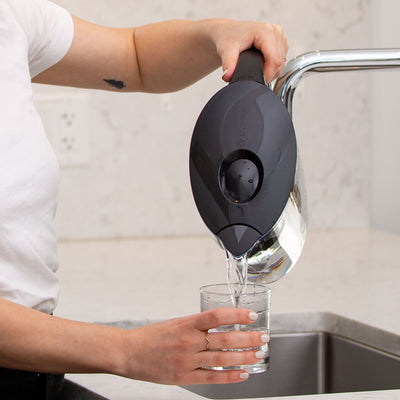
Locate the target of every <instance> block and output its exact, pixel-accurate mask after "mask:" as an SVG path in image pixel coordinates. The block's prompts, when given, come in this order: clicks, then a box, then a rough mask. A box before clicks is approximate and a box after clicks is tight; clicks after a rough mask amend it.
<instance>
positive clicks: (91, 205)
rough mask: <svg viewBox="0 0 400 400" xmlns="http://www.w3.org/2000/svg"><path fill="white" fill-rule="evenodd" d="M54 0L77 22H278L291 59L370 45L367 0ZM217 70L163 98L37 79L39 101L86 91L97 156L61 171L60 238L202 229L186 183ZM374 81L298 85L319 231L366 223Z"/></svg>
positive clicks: (348, 76)
mask: <svg viewBox="0 0 400 400" xmlns="http://www.w3.org/2000/svg"><path fill="white" fill-rule="evenodd" d="M55 2H57V3H59V4H60V5H62V6H64V7H66V8H67V9H69V10H70V11H71V12H72V13H73V14H75V15H77V16H79V17H81V18H87V19H89V20H91V21H93V22H97V23H101V24H106V25H111V26H131V25H140V24H144V23H148V22H154V21H158V20H164V19H172V18H193V19H198V18H205V17H230V18H236V19H252V20H258V21H270V22H275V23H280V24H281V25H282V26H283V27H284V29H285V30H286V32H287V34H288V38H289V42H290V46H291V48H290V53H289V57H288V58H289V59H290V58H291V57H294V56H296V55H299V54H301V53H304V52H307V51H313V50H316V49H321V50H323V49H338V48H339V49H341V48H360V47H361V48H365V47H369V46H370V2H369V1H368V0H336V1H334V2H333V1H329V0H296V1H293V0H279V1H277V0H252V1H251V2H243V1H242V0H217V1H212V2H211V1H209V0H192V1H187V0H169V1H167V0H148V1H145V2H144V1H139V0H113V1H109V0H108V1H106V0H86V1H83V2H82V1H81V0H55ZM220 76H221V72H220V71H217V72H216V73H214V74H212V75H210V76H209V77H207V78H206V79H204V80H202V81H201V82H199V83H198V84H196V85H193V86H192V87H190V88H188V89H185V90H183V91H181V92H178V93H174V94H165V95H147V94H124V95H122V94H118V93H116V94H115V93H108V92H100V91H93V92H89V91H77V90H72V89H65V88H49V87H42V86H36V87H35V97H36V99H38V100H40V99H41V98H43V97H45V96H55V95H57V96H61V97H63V96H67V95H68V94H69V93H71V92H72V93H82V92H83V93H85V94H87V95H88V102H89V108H88V120H89V127H88V129H89V137H90V149H91V156H90V163H89V165H87V166H83V167H65V168H62V171H61V172H62V174H61V178H62V180H61V186H60V202H59V209H58V216H57V231H58V235H59V237H60V238H61V239H85V238H109V237H136V236H164V235H191V234H199V233H204V232H205V228H204V225H203V223H202V221H201V219H200V217H199V215H198V213H197V210H196V208H195V205H194V202H193V200H192V195H191V191H190V184H189V178H188V150H189V143H190V136H191V133H192V129H193V126H194V124H195V121H196V118H197V116H198V114H199V113H200V111H201V109H202V107H203V106H204V104H205V103H206V101H207V100H208V99H209V98H210V97H211V96H212V95H213V94H214V93H215V92H216V91H217V90H218V89H219V88H220V87H222V85H223V82H222V81H221V79H220ZM369 82H370V81H369V74H368V73H342V74H337V73H335V74H334V73H332V74H326V75H314V76H312V77H310V78H307V79H306V80H305V81H304V82H302V83H301V85H300V87H299V89H298V90H297V92H296V95H295V99H294V122H295V127H296V131H297V136H298V141H299V145H300V149H301V154H302V159H303V164H304V168H305V175H306V182H307V188H308V195H309V208H310V214H311V224H310V225H311V228H312V229H335V228H352V227H366V226H368V225H369V223H370V158H371V157H370V139H369V138H370V107H371V100H370V88H369ZM38 105H39V108H40V101H38ZM42 111H43V110H42ZM44 117H45V115H44ZM45 123H46V121H45Z"/></svg>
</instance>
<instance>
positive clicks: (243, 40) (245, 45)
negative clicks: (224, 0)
mask: <svg viewBox="0 0 400 400" xmlns="http://www.w3.org/2000/svg"><path fill="white" fill-rule="evenodd" d="M209 24H210V27H209V35H210V37H211V39H212V41H213V42H214V44H215V47H216V50H217V53H218V55H219V56H220V58H221V62H222V69H223V71H224V75H223V79H224V80H225V81H227V82H229V81H230V79H231V78H232V75H233V72H234V71H235V68H236V64H237V60H238V57H239V54H240V53H241V52H242V51H244V50H247V49H249V48H250V47H253V46H254V47H255V48H257V49H258V50H260V51H261V52H262V53H263V55H264V60H265V63H264V77H265V80H266V82H270V81H272V80H273V79H275V78H277V77H279V76H280V74H281V73H282V70H283V67H284V66H285V63H286V55H287V52H288V49H289V45H288V42H287V38H286V35H285V32H284V31H283V29H282V28H281V27H280V26H279V25H273V24H268V23H259V22H250V21H249V22H245V21H234V20H220V19H218V20H209Z"/></svg>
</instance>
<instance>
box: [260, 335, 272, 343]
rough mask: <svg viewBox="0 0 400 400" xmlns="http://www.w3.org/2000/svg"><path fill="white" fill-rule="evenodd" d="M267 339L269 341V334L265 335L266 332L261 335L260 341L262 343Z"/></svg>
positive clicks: (266, 341)
mask: <svg viewBox="0 0 400 400" xmlns="http://www.w3.org/2000/svg"><path fill="white" fill-rule="evenodd" d="M269 341H270V337H269V335H267V334H266V333H264V334H262V335H261V342H262V343H269Z"/></svg>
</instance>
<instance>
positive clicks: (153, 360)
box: [123, 308, 269, 385]
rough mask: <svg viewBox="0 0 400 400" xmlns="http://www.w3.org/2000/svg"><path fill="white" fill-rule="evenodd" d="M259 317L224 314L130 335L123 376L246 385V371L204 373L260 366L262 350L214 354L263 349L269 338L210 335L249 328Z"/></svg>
mask: <svg viewBox="0 0 400 400" xmlns="http://www.w3.org/2000/svg"><path fill="white" fill-rule="evenodd" d="M256 316H257V314H255V313H254V312H251V311H250V310H247V309H235V308H219V309H214V310H210V311H205V312H202V313H200V314H196V315H192V316H189V317H184V318H177V319H172V320H168V321H164V322H159V323H155V324H150V325H146V326H143V327H141V328H138V329H133V330H130V331H127V335H126V344H125V350H126V356H127V359H126V370H125V371H124V373H123V375H125V376H127V377H131V378H134V379H140V380H145V381H151V382H157V383H164V384H178V385H188V384H199V383H233V382H241V381H243V380H245V379H247V377H248V373H247V372H246V371H245V370H231V371H216V370H210V369H204V368H202V367H210V366H233V365H245V364H253V363H256V362H257V361H260V358H257V357H256V353H257V352H258V354H257V355H258V356H259V357H264V356H265V355H264V354H260V352H259V351H258V350H257V349H255V350H246V351H239V352H233V351H212V350H221V349H230V348H249V347H259V346H261V345H263V344H265V342H266V341H267V340H269V337H268V336H267V335H265V334H263V333H262V332H215V333H208V334H207V332H208V330H209V329H212V328H216V327H218V326H221V325H232V324H249V323H251V322H254V320H255V319H256ZM206 334H207V336H208V339H209V349H207V340H206ZM208 350H210V351H208Z"/></svg>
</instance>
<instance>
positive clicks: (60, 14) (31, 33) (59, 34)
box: [9, 0, 74, 78]
mask: <svg viewBox="0 0 400 400" xmlns="http://www.w3.org/2000/svg"><path fill="white" fill-rule="evenodd" d="M9 4H10V5H11V4H12V5H11V7H12V8H13V11H14V13H15V17H16V20H17V21H18V23H19V25H20V27H21V29H22V30H23V31H24V32H25V34H26V38H27V42H28V60H29V69H30V73H31V77H32V78H33V77H34V76H36V75H38V74H39V73H40V72H42V71H44V70H46V69H47V68H50V67H51V66H52V65H54V64H56V63H57V62H58V61H60V60H61V59H62V58H63V57H64V56H65V54H66V53H67V51H68V50H69V48H70V46H71V43H72V39H73V36H74V24H73V20H72V17H71V15H70V14H69V13H68V11H66V10H65V9H64V8H62V7H60V6H58V5H56V4H54V3H52V2H50V1H48V0H13V1H12V2H9Z"/></svg>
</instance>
